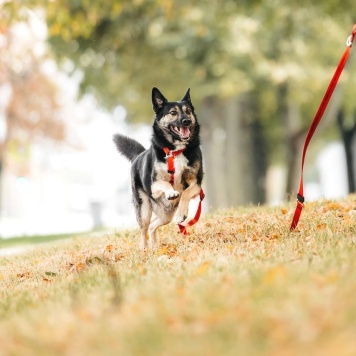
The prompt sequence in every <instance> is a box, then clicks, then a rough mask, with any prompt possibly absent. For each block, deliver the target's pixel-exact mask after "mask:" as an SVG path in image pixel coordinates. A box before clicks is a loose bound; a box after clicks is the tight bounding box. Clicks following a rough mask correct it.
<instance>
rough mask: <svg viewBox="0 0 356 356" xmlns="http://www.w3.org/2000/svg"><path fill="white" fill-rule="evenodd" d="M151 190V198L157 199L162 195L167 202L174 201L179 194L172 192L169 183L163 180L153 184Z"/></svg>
mask: <svg viewBox="0 0 356 356" xmlns="http://www.w3.org/2000/svg"><path fill="white" fill-rule="evenodd" d="M151 190H152V197H153V198H154V199H157V198H159V197H160V196H161V195H162V194H164V195H165V197H166V198H167V199H168V200H172V199H176V198H178V197H179V192H177V191H176V190H174V189H173V187H172V185H171V184H170V183H168V182H165V181H163V180H158V181H156V182H154V183H153V184H152V186H151Z"/></svg>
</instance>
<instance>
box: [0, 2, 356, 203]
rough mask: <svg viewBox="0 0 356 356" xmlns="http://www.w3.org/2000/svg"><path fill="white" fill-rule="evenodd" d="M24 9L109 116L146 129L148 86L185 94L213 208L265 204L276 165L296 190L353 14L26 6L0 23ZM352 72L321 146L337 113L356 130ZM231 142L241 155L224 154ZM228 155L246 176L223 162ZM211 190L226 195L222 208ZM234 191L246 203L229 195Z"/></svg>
mask: <svg viewBox="0 0 356 356" xmlns="http://www.w3.org/2000/svg"><path fill="white" fill-rule="evenodd" d="M25 9H27V10H25ZM29 9H31V10H32V9H42V10H43V11H44V12H45V14H46V21H47V24H48V29H49V43H50V44H51V48H52V50H53V52H54V53H55V56H56V58H57V60H58V62H59V63H62V64H63V66H64V68H66V70H67V71H69V72H74V71H76V70H77V69H80V70H81V71H83V73H84V79H83V81H82V83H81V86H82V92H83V93H84V92H92V93H94V94H95V95H96V97H97V98H98V100H99V102H100V103H101V104H102V105H103V106H105V107H107V108H108V109H113V108H114V107H116V106H117V105H123V106H125V107H126V108H127V112H128V117H127V120H128V121H129V122H133V123H134V122H150V121H151V119H152V111H151V108H150V106H151V103H150V91H151V88H152V86H157V87H159V88H161V89H162V90H163V92H164V93H165V95H166V96H167V97H168V98H172V100H173V99H177V98H178V97H180V96H181V93H184V91H185V89H186V88H187V87H191V88H192V96H193V101H194V102H195V103H196V106H197V107H198V113H204V114H203V115H200V118H201V122H202V123H203V127H204V128H205V133H204V131H203V134H204V135H205V136H204V137H203V141H204V145H205V152H206V155H207V159H206V167H207V172H210V171H211V169H212V168H213V167H220V169H219V171H220V173H219V174H218V175H215V176H214V177H213V176H210V173H207V184H208V189H209V190H210V194H209V195H210V200H211V203H212V205H214V206H228V205H232V204H236V203H237V204H238V203H248V202H255V203H257V202H263V201H264V200H265V186H264V181H265V177H266V171H267V168H268V166H269V165H270V164H271V163H274V162H280V163H283V164H284V165H286V166H287V169H288V176H287V180H288V182H287V183H286V192H287V193H291V192H292V191H293V190H296V182H295V180H296V178H297V173H296V167H297V165H299V160H298V152H299V151H300V147H301V144H302V138H303V137H304V134H305V132H306V130H307V128H308V125H309V122H310V121H311V118H312V117H313V115H314V113H315V111H316V109H317V106H318V103H319V102H320V100H321V97H322V95H323V93H324V91H325V89H326V86H327V84H328V82H329V80H330V78H331V75H332V73H333V71H334V68H335V66H336V64H337V62H338V60H339V57H340V56H341V53H342V52H343V50H344V48H345V40H346V38H347V36H348V35H349V33H350V30H351V27H352V24H353V20H354V19H353V17H352V16H353V14H355V13H356V3H355V2H354V1H345V2H343V3H342V4H340V3H339V2H337V1H333V0H332V1H323V2H321V3H310V2H308V1H298V2H297V1H291V2H288V3H285V2H283V1H281V0H273V1H258V0H256V1H232V0H230V1H229V0H226V1H204V0H198V1H197V0H196V1H186V0H182V1H180V2H179V6H178V5H177V3H174V2H173V1H172V0H147V1H144V0H134V1H122V0H118V1H89V0H76V1H73V0H57V1H41V0H25V1H13V2H7V3H5V5H4V11H5V14H6V16H5V20H8V21H12V20H14V19H16V20H19V19H25V20H26V16H27V15H26V14H27V12H26V11H29ZM69 61H70V62H69ZM68 63H72V64H74V65H68ZM355 66H356V64H355V60H353V58H351V60H350V63H349V71H347V72H345V73H344V75H343V77H342V78H341V85H339V87H338V91H337V92H336V93H335V96H334V100H333V103H332V104H331V108H330V110H329V111H328V113H327V114H326V117H325V119H324V122H325V124H324V128H330V127H331V130H330V129H329V131H328V132H329V133H328V134H327V136H326V137H327V138H330V137H337V133H336V132H337V131H336V130H335V128H336V126H334V125H333V126H330V124H331V123H333V122H334V121H335V118H336V113H337V112H338V111H339V110H340V109H341V108H343V109H344V111H345V118H346V119H345V122H346V123H348V122H349V123H351V122H352V121H353V112H354V111H355V105H356V102H355V101H354V100H352V98H353V97H355V88H356V87H355V85H354V84H355V81H356V71H355ZM219 137H220V139H219ZM239 137H240V142H241V144H240V145H238V144H234V143H231V142H233V141H238V140H239ZM204 138H205V139H204ZM222 141H224V142H222ZM211 146H213V147H211ZM241 149H242V152H241ZM229 154H230V155H232V156H233V157H235V160H236V162H240V166H242V167H243V171H244V172H243V173H244V175H242V174H240V175H239V173H238V172H237V171H236V170H235V172H234V171H233V170H231V169H229V168H227V166H228V165H229V163H228V162H225V161H223V162H221V157H225V156H226V155H229ZM214 182H219V186H222V185H225V186H226V187H228V190H227V192H226V194H225V198H224V197H221V196H219V193H218V192H216V189H215V188H214V184H213V183H214ZM236 184H238V185H240V186H244V187H245V194H241V193H240V194H238V193H234V192H235V191H236V189H233V186H236ZM229 187H230V191H229ZM223 195H224V194H223Z"/></svg>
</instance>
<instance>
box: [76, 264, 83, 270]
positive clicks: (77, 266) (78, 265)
mask: <svg viewBox="0 0 356 356" xmlns="http://www.w3.org/2000/svg"><path fill="white" fill-rule="evenodd" d="M83 269H85V264H84V263H77V264H76V265H75V270H76V271H83Z"/></svg>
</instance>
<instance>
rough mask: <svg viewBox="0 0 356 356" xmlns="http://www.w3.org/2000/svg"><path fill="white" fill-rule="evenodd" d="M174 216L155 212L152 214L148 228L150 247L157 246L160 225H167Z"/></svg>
mask: <svg viewBox="0 0 356 356" xmlns="http://www.w3.org/2000/svg"><path fill="white" fill-rule="evenodd" d="M171 220H172V216H167V215H163V216H158V215H156V214H155V213H153V214H152V219H151V223H150V226H149V228H148V236H149V241H148V243H149V247H150V248H151V249H155V248H157V240H156V231H157V229H158V228H159V227H160V226H163V225H167V224H168V223H169V222H171Z"/></svg>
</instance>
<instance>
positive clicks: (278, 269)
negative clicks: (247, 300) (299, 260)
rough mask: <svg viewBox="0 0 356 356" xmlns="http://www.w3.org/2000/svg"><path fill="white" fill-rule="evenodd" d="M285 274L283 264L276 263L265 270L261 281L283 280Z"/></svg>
mask: <svg viewBox="0 0 356 356" xmlns="http://www.w3.org/2000/svg"><path fill="white" fill-rule="evenodd" d="M286 275H287V271H286V269H285V267H284V266H283V265H278V266H275V267H271V268H269V269H268V270H267V272H266V274H265V275H264V277H263V283H265V284H273V283H275V282H277V281H280V280H283V279H284V278H285V276H286Z"/></svg>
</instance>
